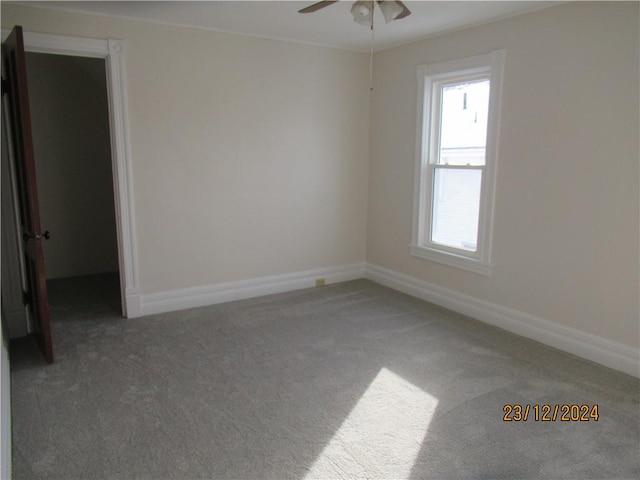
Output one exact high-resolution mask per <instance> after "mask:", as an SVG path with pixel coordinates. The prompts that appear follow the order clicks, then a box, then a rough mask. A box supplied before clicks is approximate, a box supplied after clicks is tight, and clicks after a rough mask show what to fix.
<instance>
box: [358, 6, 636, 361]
mask: <svg viewBox="0 0 640 480" xmlns="http://www.w3.org/2000/svg"><path fill="white" fill-rule="evenodd" d="M638 18H639V11H638V3H636V2H623V3H617V2H586V3H574V2H569V3H567V4H563V5H560V6H557V7H552V8H549V9H544V10H540V11H537V12H533V13H529V14H525V15H521V16H517V17H513V18H510V19H506V20H502V21H498V22H494V23H490V24H487V25H483V26H479V27H476V28H471V29H467V30H463V31H459V32H455V33H451V34H447V35H442V36H439V37H435V38H430V39H427V40H424V41H420V42H416V43H412V44H410V45H406V46H402V47H398V48H394V49H390V50H387V51H384V52H380V53H379V54H377V55H376V57H375V73H374V82H375V85H376V92H375V95H374V98H373V104H372V133H371V135H372V145H373V146H372V149H373V151H372V158H371V165H370V185H369V224H368V235H367V246H368V261H369V262H370V263H373V264H377V265H380V266H382V267H386V268H389V269H392V270H395V271H397V272H400V273H404V274H406V275H410V276H412V277H414V278H418V279H420V280H424V281H428V282H432V283H434V284H437V285H440V286H443V287H446V288H449V289H452V290H455V291H458V292H461V293H464V294H467V295H471V296H473V297H476V298H479V299H482V300H487V301H490V302H493V303H496V304H498V305H503V306H507V307H511V308H514V309H516V310H519V311H521V312H525V313H529V314H532V315H535V316H537V317H540V318H543V319H546V320H549V321H552V322H555V323H557V324H560V325H563V326H567V327H571V328H574V329H577V330H580V331H582V332H586V333H590V334H594V335H597V336H600V337H602V338H605V339H610V340H613V341H616V342H620V343H621V344H624V345H629V346H632V347H636V348H637V347H638V346H639V341H640V331H639V328H640V322H639V315H640V314H639V305H638V301H639V300H638V298H639V292H640V284H639V279H638V277H639V265H640V260H639V257H638V245H639V238H638V236H639V230H640V228H639V217H640V212H639V210H640V204H639V201H638V198H639V188H638V180H639V169H638V166H639V151H640V148H639V138H638V131H639V123H638V122H639V112H640V108H639V98H638V97H639V83H638V76H639V73H638V72H639V70H640V69H639V58H640V52H639V48H640V47H639V45H640V41H639V34H638V31H639V25H638ZM501 48H505V49H506V50H507V53H506V64H505V74H504V90H503V99H502V121H501V128H500V137H499V148H498V151H499V153H498V157H499V158H498V169H497V183H496V199H495V221H494V234H493V259H492V260H493V263H494V264H495V266H494V268H493V272H492V275H491V276H483V275H479V274H476V273H472V272H467V271H462V270H459V269H456V268H454V267H449V266H445V265H441V264H438V263H434V262H430V261H427V260H423V259H419V258H416V257H412V256H410V255H409V252H408V245H409V243H410V241H411V220H412V200H413V196H412V195H413V176H414V167H415V153H414V148H415V145H416V141H415V139H416V137H415V135H416V109H417V105H416V101H417V100H416V98H417V81H416V67H417V66H418V65H420V64H430V63H438V62H443V61H447V60H454V59H459V58H465V57H470V56H473V55H479V54H484V53H488V52H490V51H492V50H494V49H501Z"/></svg>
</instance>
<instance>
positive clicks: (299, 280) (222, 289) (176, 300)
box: [129, 263, 365, 317]
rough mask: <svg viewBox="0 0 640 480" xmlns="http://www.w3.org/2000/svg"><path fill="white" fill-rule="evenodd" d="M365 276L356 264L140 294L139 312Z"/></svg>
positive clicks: (191, 305) (362, 264)
mask: <svg viewBox="0 0 640 480" xmlns="http://www.w3.org/2000/svg"><path fill="white" fill-rule="evenodd" d="M364 274H365V264H364V263H356V264H352V265H344V266H341V267H329V268H319V269H315V270H306V271H303V272H296V273H287V274H283V275H274V276H269V277H260V278H252V279H249V280H239V281H235V282H228V283H220V284H215V285H207V286H202V287H192V288H184V289H180V290H173V291H168V292H160V293H152V294H147V295H140V296H139V307H138V312H137V313H139V315H138V316H140V315H152V314H155V313H164V312H171V311H175V310H182V309H185V308H194V307H204V306H206V305H213V304H216V303H223V302H230V301H234V300H242V299H245V298H253V297H260V296H263V295H271V294H273V293H283V292H288V291H291V290H299V289H302V288H309V287H313V286H315V281H316V279H317V278H324V279H325V283H326V284H330V283H336V282H345V281H347V280H356V279H358V278H363V277H364ZM132 310H134V309H132ZM133 313H134V311H132V312H129V317H132V316H133V315H132V314H133Z"/></svg>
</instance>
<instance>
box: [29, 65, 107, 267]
mask: <svg viewBox="0 0 640 480" xmlns="http://www.w3.org/2000/svg"><path fill="white" fill-rule="evenodd" d="M27 77H28V84H29V102H30V107H31V116H32V122H31V123H32V127H33V143H34V149H35V154H36V155H35V157H36V169H37V178H38V200H39V203H40V215H41V217H40V223H41V225H42V229H43V230H49V231H50V232H51V234H52V236H51V239H50V240H48V241H46V242H44V256H45V267H46V272H47V278H64V277H74V276H79V275H89V274H95V273H104V272H115V271H117V270H118V245H117V240H116V220H115V206H114V200H113V179H112V173H111V148H110V146H109V143H110V136H109V110H108V105H107V83H106V73H105V64H104V60H102V59H96V58H82V57H70V56H63V55H48V54H41V53H27Z"/></svg>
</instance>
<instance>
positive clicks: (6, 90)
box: [2, 78, 11, 95]
mask: <svg viewBox="0 0 640 480" xmlns="http://www.w3.org/2000/svg"><path fill="white" fill-rule="evenodd" d="M10 90H11V89H10V83H9V80H7V79H5V78H3V79H2V95H5V94H8V93H9V91H10Z"/></svg>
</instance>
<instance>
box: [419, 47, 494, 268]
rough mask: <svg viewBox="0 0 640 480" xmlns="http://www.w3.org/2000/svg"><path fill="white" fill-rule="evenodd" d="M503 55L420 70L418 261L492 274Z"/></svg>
mask: <svg viewBox="0 0 640 480" xmlns="http://www.w3.org/2000/svg"><path fill="white" fill-rule="evenodd" d="M504 57H505V52H504V50H498V51H494V52H492V53H490V54H487V55H480V56H477V57H472V58H467V59H464V60H456V61H453V62H446V63H439V64H434V65H420V66H419V67H418V85H419V91H418V101H419V105H418V119H417V120H418V121H417V142H416V144H417V148H416V150H417V152H416V157H417V158H416V165H417V167H416V186H415V199H414V215H413V217H414V218H413V235H412V240H411V246H410V247H409V251H410V253H411V254H412V255H415V256H417V257H421V258H426V259H428V260H433V261H436V262H440V263H444V264H447V265H453V266H456V267H460V268H463V269H466V270H471V271H474V272H477V273H481V274H485V275H489V274H490V273H491V230H492V228H491V227H492V221H493V197H494V179H495V174H496V161H497V157H496V153H497V151H496V147H497V135H498V121H499V113H500V96H501V89H502V71H503V65H504Z"/></svg>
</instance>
